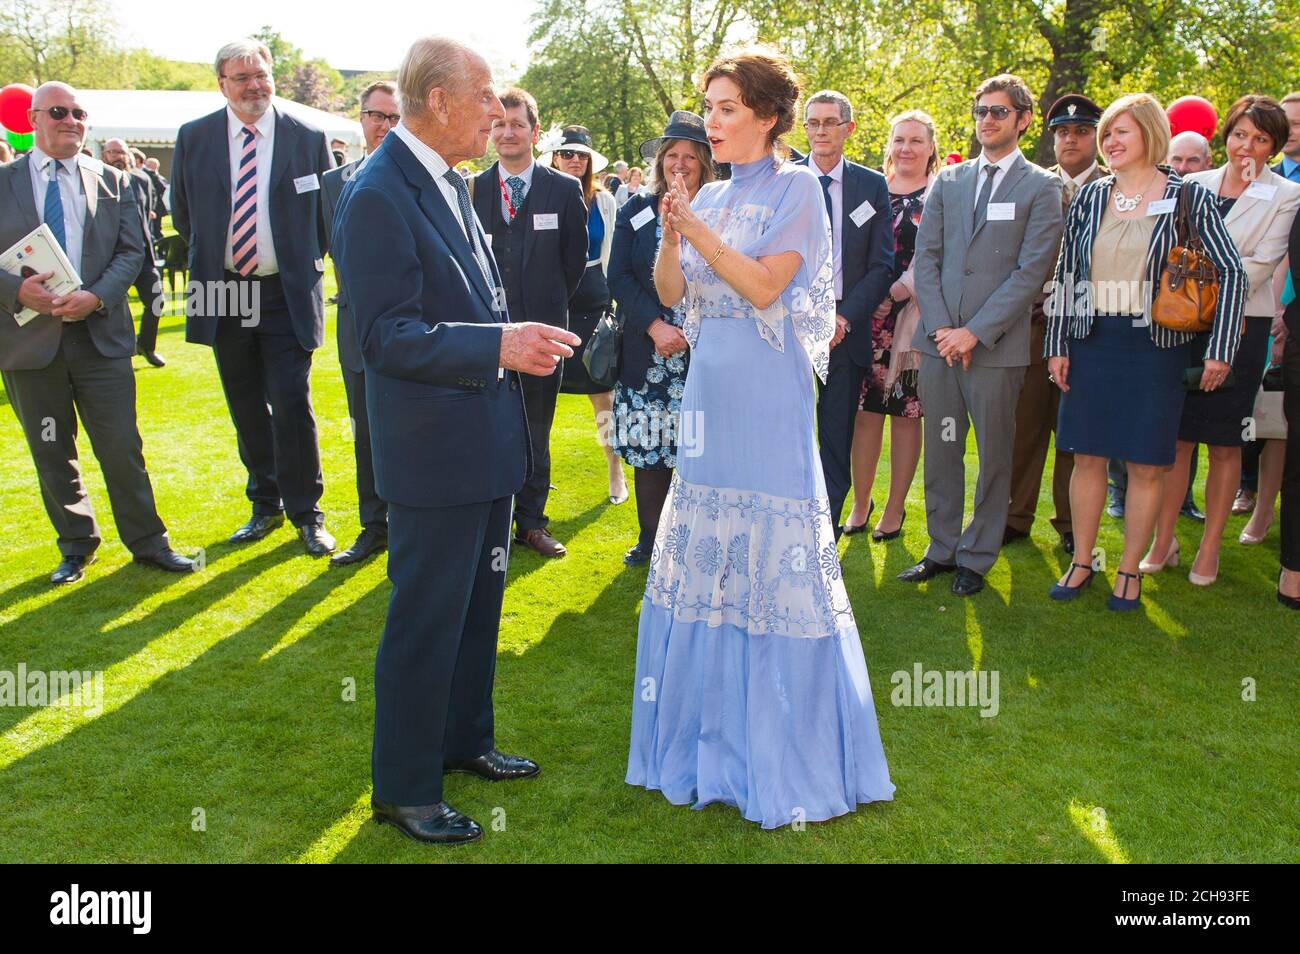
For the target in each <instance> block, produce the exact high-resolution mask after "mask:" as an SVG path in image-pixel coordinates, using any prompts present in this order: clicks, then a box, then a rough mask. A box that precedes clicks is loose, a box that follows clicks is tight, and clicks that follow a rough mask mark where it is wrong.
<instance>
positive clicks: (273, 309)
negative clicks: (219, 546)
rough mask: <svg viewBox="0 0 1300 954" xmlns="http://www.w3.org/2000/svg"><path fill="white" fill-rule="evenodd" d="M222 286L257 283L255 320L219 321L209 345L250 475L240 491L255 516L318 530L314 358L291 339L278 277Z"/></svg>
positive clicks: (319, 480)
mask: <svg viewBox="0 0 1300 954" xmlns="http://www.w3.org/2000/svg"><path fill="white" fill-rule="evenodd" d="M226 280H227V281H239V282H248V281H257V282H260V292H259V295H260V298H259V299H256V300H258V301H259V305H260V307H259V309H258V314H257V316H256V318H255V319H252V320H248V321H245V320H242V319H240V318H239V317H237V316H232V317H228V318H222V319H221V321H220V322H219V323H218V327H217V337H216V340H215V341H214V342H213V345H212V351H213V354H214V355H215V357H216V360H217V373H218V375H219V376H220V377H221V387H222V389H223V390H224V391H225V394H226V405H227V406H228V407H229V408H230V417H231V420H232V421H234V424H235V436H236V438H237V439H238V444H239V459H240V460H241V461H243V464H244V468H245V469H246V470H247V471H248V484H247V487H246V489H245V492H246V493H247V494H248V499H249V500H250V501H252V504H253V513H254V515H256V516H273V515H275V514H278V513H281V512H284V513H287V514H288V516H289V519H290V520H291V521H292V522H293V525H294V526H295V527H304V526H308V525H312V524H320V523H322V522H323V521H324V515H323V514H322V513H321V510H320V508H319V507H318V506H317V504H318V503H319V501H320V498H321V494H322V493H324V491H325V484H324V479H323V478H322V476H321V469H320V448H319V446H318V445H317V443H316V416H315V414H314V413H313V411H312V407H311V389H310V385H309V383H308V378H309V376H310V374H311V352H310V351H308V350H306V349H305V348H303V347H302V345H300V344H299V343H298V338H297V336H296V335H294V333H293V325H292V323H291V322H290V320H289V309H288V307H287V306H286V304H285V301H284V292H283V290H282V289H281V287H280V279H279V276H276V275H271V276H266V277H263V278H260V279H241V278H239V276H237V275H230V274H227V275H226ZM241 300H243V301H251V300H254V299H252V298H250V297H247V296H243V297H241Z"/></svg>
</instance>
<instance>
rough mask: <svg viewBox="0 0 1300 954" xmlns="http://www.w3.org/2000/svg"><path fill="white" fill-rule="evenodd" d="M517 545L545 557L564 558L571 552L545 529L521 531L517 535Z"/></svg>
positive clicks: (537, 528) (535, 528) (534, 528)
mask: <svg viewBox="0 0 1300 954" xmlns="http://www.w3.org/2000/svg"><path fill="white" fill-rule="evenodd" d="M515 543H522V544H523V545H524V546H526V547H529V548H530V549H532V550H535V551H536V552H538V553H540V554H541V555H542V556H544V557H562V556H564V554H566V553H568V552H569V551H568V550H566V549H564V544H563V543H561V542H560V541H559V540H557V539H555V537H553V536H551V535H550V534H549V533H547V532H546V528H545V527H533V529H531V530H522V531H520V532H519V533H517V534H515Z"/></svg>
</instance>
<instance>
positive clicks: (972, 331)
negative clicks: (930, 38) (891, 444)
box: [898, 74, 1062, 596]
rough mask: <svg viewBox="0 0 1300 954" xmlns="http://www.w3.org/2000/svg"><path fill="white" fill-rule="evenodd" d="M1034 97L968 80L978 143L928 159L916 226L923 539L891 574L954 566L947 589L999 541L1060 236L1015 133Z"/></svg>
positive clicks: (904, 576)
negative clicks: (970, 492)
mask: <svg viewBox="0 0 1300 954" xmlns="http://www.w3.org/2000/svg"><path fill="white" fill-rule="evenodd" d="M1033 110H1034V100H1033V95H1032V94H1031V93H1030V92H1029V88H1028V87H1027V86H1026V85H1025V83H1024V81H1023V80H1022V79H1020V77H1018V76H1012V75H1010V74H1003V75H1001V76H995V77H993V78H992V79H988V80H985V81H984V82H983V83H982V84H981V85H980V87H979V89H978V90H977V91H976V93H975V99H974V104H973V109H972V116H973V118H974V121H975V134H976V136H977V137H978V139H979V143H980V147H981V149H980V155H979V157H978V158H975V159H971V160H968V161H967V162H963V163H961V164H959V165H955V166H948V167H946V168H945V169H943V170H942V171H941V172H940V173H939V175H938V178H936V179H935V182H934V185H933V186H932V187H931V189H930V194H929V196H928V198H927V199H926V202H925V214H924V215H923V216H922V218H921V226H920V230H919V231H918V233H917V236H916V254H915V257H914V259H913V262H912V266H913V268H914V269H915V275H916V301H917V305H918V306H919V307H920V309H921V324H920V332H921V333H920V336H919V337H920V339H921V340H920V342H919V344H918V346H917V347H918V348H919V350H920V351H921V373H920V378H919V381H918V389H919V392H920V396H921V402H922V403H923V404H924V405H925V509H926V521H927V529H928V530H929V534H930V546H929V548H928V549H927V550H926V553H925V556H924V558H922V560H921V562H920V563H918V564H917V565H916V566H914V567H911V568H910V569H907V570H904V571H903V572H902V573H900V574H899V576H898V578H899V579H900V580H903V581H904V582H907V583H920V582H924V581H926V580H930V579H933V578H934V577H936V576H938V575H939V574H941V573H950V572H953V571H956V576H955V578H954V579H953V583H952V592H953V594H954V595H956V596H972V595H974V594H975V593H978V592H979V591H980V590H982V589H983V588H984V577H985V575H986V574H987V573H988V571H989V570H990V569H991V568H992V566H993V563H994V561H995V560H997V557H998V551H999V550H1000V549H1001V547H1002V536H1003V532H1004V531H1005V529H1006V525H1007V509H1008V504H1009V502H1010V499H1011V468H1012V449H1013V447H1014V444H1015V431H1016V425H1015V421H1016V417H1015V415H1016V403H1017V400H1018V398H1019V396H1020V388H1021V385H1022V384H1023V383H1024V378H1025V368H1026V367H1028V365H1029V339H1030V311H1031V309H1032V306H1033V302H1034V298H1035V296H1036V295H1037V294H1038V293H1039V291H1040V290H1041V289H1042V287H1043V283H1044V282H1045V281H1046V280H1047V276H1048V272H1049V271H1051V268H1052V266H1053V265H1055V263H1056V253H1057V251H1058V249H1059V247H1060V244H1061V228H1062V215H1061V201H1062V200H1061V189H1062V185H1061V179H1060V177H1059V176H1056V175H1053V174H1052V173H1049V172H1048V171H1047V170H1046V169H1041V168H1039V167H1038V166H1036V165H1034V164H1033V163H1031V162H1029V161H1027V160H1026V159H1025V157H1024V156H1023V155H1021V153H1020V149H1019V147H1018V143H1019V140H1020V137H1021V136H1023V135H1024V134H1025V131H1026V130H1027V129H1028V128H1029V124H1030V123H1031V122H1032V121H1033V118H1034V112H1033ZM972 425H973V426H974V428H975V442H976V444H977V446H978V449H979V468H980V471H979V482H978V484H977V485H976V491H975V505H974V515H973V517H972V518H971V522H970V524H969V525H968V526H966V527H965V529H963V528H962V515H963V512H964V504H965V496H966V481H965V466H964V463H963V461H964V457H965V454H966V435H967V433H968V431H969V429H970V427H971V426H972Z"/></svg>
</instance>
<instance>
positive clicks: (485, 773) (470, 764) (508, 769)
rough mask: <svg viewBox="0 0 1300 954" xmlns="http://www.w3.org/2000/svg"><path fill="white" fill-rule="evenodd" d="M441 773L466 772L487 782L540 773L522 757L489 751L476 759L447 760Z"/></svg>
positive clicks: (533, 764) (530, 776)
mask: <svg viewBox="0 0 1300 954" xmlns="http://www.w3.org/2000/svg"><path fill="white" fill-rule="evenodd" d="M442 770H443V772H466V773H468V774H470V775H477V776H478V777H479V778H485V779H487V780H488V781H489V782H509V781H513V780H514V779H517V778H532V777H533V776H534V775H536V774H538V773H539V772H541V768H539V767H538V765H537V763H536V762H534V761H532V760H530V759H526V758H524V757H523V756H522V755H506V754H504V753H502V752H498V751H497V750H496V749H489V750H488V751H487V752H485V753H484V754H483V755H480V756H479V757H478V758H476V759H447V760H446V761H445V762H443V764H442Z"/></svg>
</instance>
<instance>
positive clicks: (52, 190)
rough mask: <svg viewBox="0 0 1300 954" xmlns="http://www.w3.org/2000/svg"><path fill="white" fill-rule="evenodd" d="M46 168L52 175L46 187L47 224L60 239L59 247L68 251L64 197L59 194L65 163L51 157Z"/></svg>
mask: <svg viewBox="0 0 1300 954" xmlns="http://www.w3.org/2000/svg"><path fill="white" fill-rule="evenodd" d="M45 169H46V172H47V173H48V174H49V177H50V184H49V185H47V186H46V187H45V224H46V225H48V226H49V227H50V231H51V232H53V233H54V237H55V238H56V239H58V241H59V247H60V248H62V249H63V251H65V252H66V251H67V250H68V239H67V236H66V235H65V234H64V231H63V197H62V196H61V195H59V173H60V172H62V171H63V165H62V164H61V163H60V162H59V161H58V160H56V159H51V160H50V161H49V162H48V163H47V164H46V166H45Z"/></svg>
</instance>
